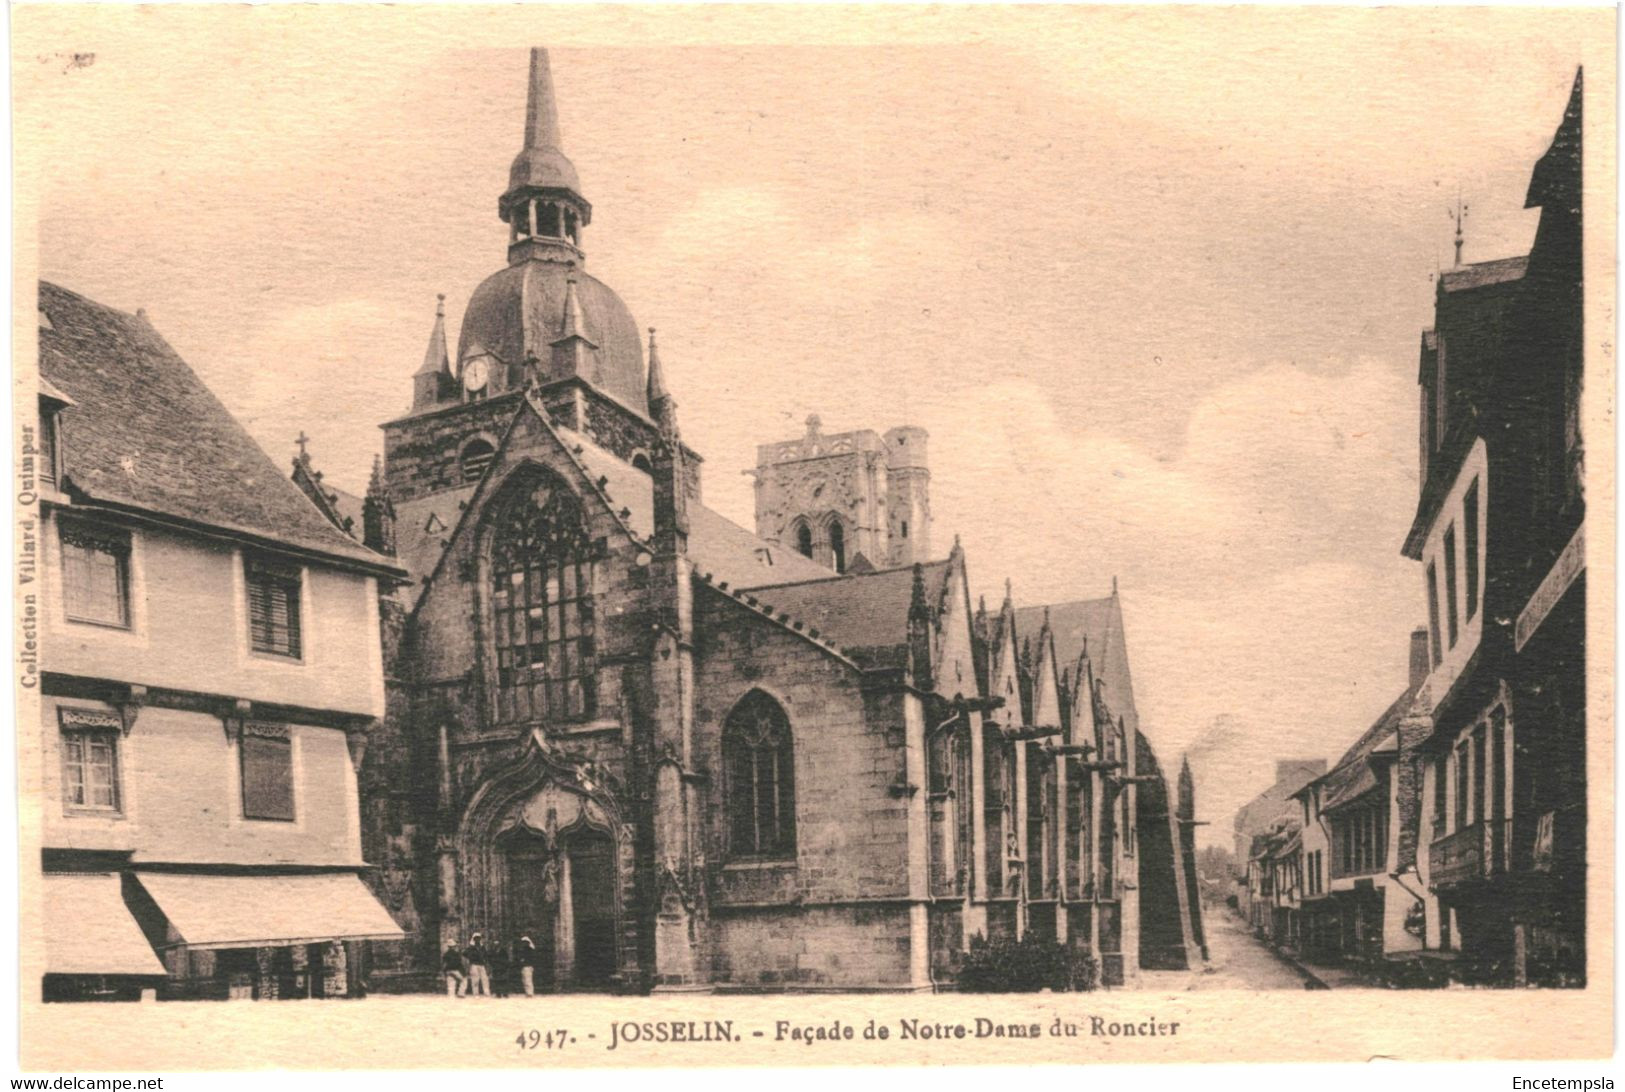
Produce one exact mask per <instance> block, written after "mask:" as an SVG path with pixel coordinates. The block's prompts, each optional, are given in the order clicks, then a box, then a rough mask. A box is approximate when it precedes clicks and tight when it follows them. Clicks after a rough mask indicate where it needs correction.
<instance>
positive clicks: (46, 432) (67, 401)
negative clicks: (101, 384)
mask: <svg viewBox="0 0 1625 1092" xmlns="http://www.w3.org/2000/svg"><path fill="white" fill-rule="evenodd" d="M40 314H41V317H42V319H43V316H44V312H43V311H42V312H40ZM38 405H39V435H38V437H37V438H36V442H35V445H34V446H35V448H36V450H37V451H38V454H37V455H36V456H35V465H34V476H35V477H36V478H37V479H38V481H39V483H40V484H41V485H42V486H48V487H51V488H55V487H56V486H57V485H58V483H59V482H60V481H61V479H62V429H61V420H62V411H63V410H64V409H67V408H68V407H69V406H71V405H73V399H71V398H69V397H68V396H67V395H66V394H63V393H62V392H61V391H59V390H57V389H56V388H55V387H54V386H52V385H51V382H50V380H48V379H46V378H45V377H44V376H41V377H40V391H39V402H38Z"/></svg>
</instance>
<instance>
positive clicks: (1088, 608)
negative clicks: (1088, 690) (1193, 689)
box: [1017, 595, 1140, 739]
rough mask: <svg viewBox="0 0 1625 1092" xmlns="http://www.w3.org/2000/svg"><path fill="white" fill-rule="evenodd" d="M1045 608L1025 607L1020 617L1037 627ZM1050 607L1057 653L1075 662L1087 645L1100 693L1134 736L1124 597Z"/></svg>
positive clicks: (1136, 726) (1135, 719) (1137, 724)
mask: <svg viewBox="0 0 1625 1092" xmlns="http://www.w3.org/2000/svg"><path fill="white" fill-rule="evenodd" d="M1045 609H1046V608H1044V607H1023V608H1022V609H1021V610H1020V611H1018V612H1017V618H1018V620H1019V622H1020V624H1021V625H1022V626H1023V627H1024V628H1025V627H1029V626H1032V627H1036V626H1039V625H1042V624H1043V617H1044V611H1045ZM1048 610H1049V618H1050V629H1051V633H1052V635H1053V638H1054V641H1055V651H1056V655H1057V656H1058V657H1059V658H1060V660H1061V662H1062V663H1072V662H1076V661H1077V659H1078V658H1079V657H1080V656H1082V655H1083V653H1084V650H1085V648H1086V647H1087V649H1088V652H1089V658H1090V662H1091V664H1092V665H1093V669H1094V674H1095V677H1096V678H1097V679H1098V680H1099V684H1100V691H1101V696H1102V697H1103V698H1104V699H1105V701H1106V704H1107V706H1109V707H1110V709H1111V711H1112V715H1113V716H1120V717H1122V718H1123V724H1124V730H1125V732H1126V733H1127V735H1128V738H1130V739H1132V738H1133V734H1134V733H1135V732H1137V731H1139V728H1140V716H1139V712H1138V710H1137V709H1136V708H1135V704H1134V681H1133V678H1132V677H1131V675H1130V673H1129V660H1128V642H1127V641H1126V640H1125V638H1124V633H1123V611H1122V601H1121V599H1120V598H1119V597H1118V596H1116V595H1110V596H1107V597H1105V598H1103V599H1080V600H1075V601H1073V602H1069V603H1055V604H1052V605H1051V606H1050V607H1049V608H1048Z"/></svg>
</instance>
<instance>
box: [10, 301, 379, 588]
mask: <svg viewBox="0 0 1625 1092" xmlns="http://www.w3.org/2000/svg"><path fill="white" fill-rule="evenodd" d="M39 309H40V313H41V315H42V316H43V320H42V321H41V323H40V330H39V366H40V373H41V375H42V376H43V377H44V379H45V380H46V381H48V382H49V383H50V384H52V385H53V386H54V387H55V388H58V389H60V390H61V391H62V392H63V393H65V394H67V395H68V396H69V397H70V398H71V399H72V400H73V403H74V404H73V405H72V406H70V407H68V408H67V409H65V410H63V411H62V438H63V445H62V446H63V461H64V468H65V472H66V473H65V477H66V481H67V483H68V484H71V489H67V490H65V491H68V492H71V491H72V490H77V491H78V492H79V493H80V494H82V495H84V496H85V497H87V498H89V499H91V500H95V501H103V502H106V503H109V504H114V505H121V506H127V507H130V508H136V509H141V510H143V511H146V512H151V513H155V514H158V515H162V516H168V517H173V518H178V519H182V520H187V521H192V522H195V523H198V524H204V525H207V526H209V527H211V528H216V529H220V530H225V531H230V532H237V533H241V534H246V535H248V536H251V537H254V538H258V539H263V540H268V541H271V542H275V543H282V544H285V545H288V546H293V547H297V548H299V549H301V550H306V551H312V552H315V553H318V554H323V555H326V556H328V557H330V558H336V559H342V560H344V561H349V562H359V563H362V564H366V565H368V566H372V567H374V568H377V569H385V570H389V571H394V566H393V565H392V564H391V562H390V560H389V559H388V558H385V557H382V556H380V555H379V554H376V553H373V552H372V551H371V550H368V549H366V548H365V547H363V546H361V545H360V544H359V543H357V542H355V541H354V540H352V539H351V538H349V537H348V536H347V535H345V534H344V533H343V532H341V531H340V530H339V529H338V528H336V527H334V526H333V525H332V523H330V522H329V521H328V520H327V518H326V517H325V516H323V515H322V514H321V512H319V511H318V510H317V509H316V507H315V505H313V504H312V503H311V502H310V499H309V498H308V497H306V496H305V495H304V493H303V492H301V491H300V489H299V487H298V486H297V485H295V484H294V483H293V481H292V480H291V479H289V478H288V477H287V476H286V475H285V474H283V473H282V471H281V470H280V469H278V467H277V465H276V464H275V463H274V462H272V461H271V459H270V457H269V456H268V455H266V454H265V452H264V451H263V450H261V448H260V446H259V445H258V444H257V443H255V442H254V439H253V438H252V437H251V436H249V434H248V432H247V430H245V429H244V428H243V427H242V425H240V424H239V423H238V422H237V420H236V418H234V417H233V416H232V415H231V413H230V412H229V411H228V410H227V409H226V407H225V406H224V405H222V404H221V403H220V400H219V399H218V398H216V397H215V396H214V394H213V393H212V392H211V391H210V390H209V389H208V387H206V386H204V384H203V382H202V380H200V379H199V378H198V377H197V374H196V373H195V372H193V371H192V369H191V368H190V367H188V366H187V364H186V362H185V361H184V360H182V359H181V358H180V356H179V355H178V354H177V353H176V352H175V350H174V349H173V348H171V347H170V345H169V343H168V342H166V341H165V340H164V339H163V338H162V337H161V336H160V335H159V334H158V332H157V331H156V330H154V329H153V328H152V327H151V326H150V325H148V323H147V321H146V319H145V318H143V317H140V316H137V315H130V314H126V313H125V312H122V311H116V310H114V309H113V308H111V307H106V306H103V305H102V304H99V303H95V302H94V301H92V300H89V299H86V298H85V297H84V296H81V295H79V294H77V293H75V292H70V291H69V290H67V289H65V288H62V287H59V286H57V285H54V284H49V283H47V282H44V281H42V282H40V286H39Z"/></svg>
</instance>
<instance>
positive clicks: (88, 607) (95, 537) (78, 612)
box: [61, 520, 130, 629]
mask: <svg viewBox="0 0 1625 1092" xmlns="http://www.w3.org/2000/svg"><path fill="white" fill-rule="evenodd" d="M61 541H62V595H63V610H64V612H65V613H66V615H67V618H68V621H70V622H89V623H91V624H93V625H98V626H114V627H117V628H119V629H129V628H130V536H129V533H128V532H126V531H121V530H118V529H117V528H111V527H98V526H96V525H94V524H89V523H84V522H81V521H78V520H63V522H62V528H61Z"/></svg>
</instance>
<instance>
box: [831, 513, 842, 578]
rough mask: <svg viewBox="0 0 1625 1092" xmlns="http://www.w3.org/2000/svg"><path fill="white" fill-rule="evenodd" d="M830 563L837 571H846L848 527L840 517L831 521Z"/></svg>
mask: <svg viewBox="0 0 1625 1092" xmlns="http://www.w3.org/2000/svg"><path fill="white" fill-rule="evenodd" d="M829 563H830V565H831V567H833V568H834V570H835V571H836V572H838V573H844V572H846V528H845V527H843V526H842V525H841V521H840V520H838V519H832V520H830V521H829Z"/></svg>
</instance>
